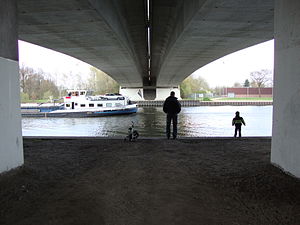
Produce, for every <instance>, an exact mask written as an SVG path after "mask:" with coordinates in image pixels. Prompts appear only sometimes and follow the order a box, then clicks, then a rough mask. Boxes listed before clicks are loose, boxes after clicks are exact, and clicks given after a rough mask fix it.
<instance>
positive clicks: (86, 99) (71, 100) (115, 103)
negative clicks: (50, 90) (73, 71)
mask: <svg viewBox="0 0 300 225" xmlns="http://www.w3.org/2000/svg"><path fill="white" fill-rule="evenodd" d="M92 94H93V92H92V91H87V90H68V91H67V96H66V97H64V107H65V109H88V108H89V109H92V108H102V107H107V108H116V107H121V108H122V107H124V106H126V105H129V104H131V102H130V100H129V99H128V98H127V97H125V96H122V95H120V94H105V95H96V96H93V95H92Z"/></svg>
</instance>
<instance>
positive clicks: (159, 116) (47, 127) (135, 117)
mask: <svg viewBox="0 0 300 225" xmlns="http://www.w3.org/2000/svg"><path fill="white" fill-rule="evenodd" d="M236 111H240V114H241V116H242V117H243V118H244V120H245V122H246V126H243V127H242V135H243V136H271V135H272V106H199V107H183V108H182V110H181V113H180V114H179V117H178V136H179V137H231V136H233V133H234V128H233V127H232V126H231V121H232V118H233V117H234V115H235V112H236ZM165 117H166V116H165V114H164V112H163V110H162V108H161V107H157V108H139V110H138V112H137V113H136V114H131V115H121V116H108V117H98V118H22V126H23V127H22V131H23V136H97V137H113V136H119V137H120V136H125V135H126V133H127V130H128V127H129V126H130V125H131V121H133V122H134V124H135V128H136V129H137V130H138V131H139V133H140V135H141V136H143V137H160V136H165V123H166V122H165V120H166V118H165Z"/></svg>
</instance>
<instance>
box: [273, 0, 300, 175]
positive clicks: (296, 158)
mask: <svg viewBox="0 0 300 225" xmlns="http://www.w3.org/2000/svg"><path fill="white" fill-rule="evenodd" d="M275 8H276V11H275V40H276V41H275V75H274V108H273V111H274V112H273V134H272V137H273V138H272V158H271V161H272V162H273V163H275V164H276V165H278V166H280V167H281V168H283V169H284V170H286V171H288V172H290V173H292V174H294V175H295V176H297V177H300V163H299V162H300V151H299V146H300V138H299V137H300V120H299V115H300V101H299V98H300V70H299V62H300V28H299V23H300V2H299V1H276V7H275Z"/></svg>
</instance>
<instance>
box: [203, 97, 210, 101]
mask: <svg viewBox="0 0 300 225" xmlns="http://www.w3.org/2000/svg"><path fill="white" fill-rule="evenodd" d="M203 101H211V99H210V98H209V97H204V98H203Z"/></svg>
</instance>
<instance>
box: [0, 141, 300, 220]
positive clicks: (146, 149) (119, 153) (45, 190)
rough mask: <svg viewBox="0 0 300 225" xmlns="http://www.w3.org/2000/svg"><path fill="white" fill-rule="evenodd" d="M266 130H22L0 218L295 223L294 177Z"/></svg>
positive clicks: (1, 181) (0, 193)
mask: <svg viewBox="0 0 300 225" xmlns="http://www.w3.org/2000/svg"><path fill="white" fill-rule="evenodd" d="M270 148H271V140H270V139H269V138H245V139H241V140H235V139H231V138H209V139H181V140H180V139H179V140H175V141H174V140H165V139H143V140H138V141H137V142H135V143H129V142H123V140H118V139H88V138H85V139H73V140H72V139H38V138H36V139H24V151H25V165H24V166H23V167H22V168H20V169H17V170H15V171H11V172H9V173H5V174H3V175H1V176H0V224H2V225H4V224H9V225H13V224H18V225H22V224H24V225H28V224H30V225H35V224H36V225H42V224H58V225H64V224H70V225H71V224H72V225H93V224H97V225H101V224H105V225H135V224H139V225H144V224H145V225H147V224H153V225H169V224H178V225H185V224H186V225H193V224H195V225H196V224H197V225H201V224H203V225H210V224H216V225H221V224H223V225H225V224H226V225H227V224H228V225H235V224H236V225H237V224H268V225H269V224H272V225H274V224H278V225H284V224H291V225H295V224H300V191H299V190H300V181H299V180H298V179H296V178H293V177H290V176H288V175H286V174H284V173H283V172H281V171H280V170H279V169H277V168H276V167H274V166H272V165H271V164H270Z"/></svg>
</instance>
